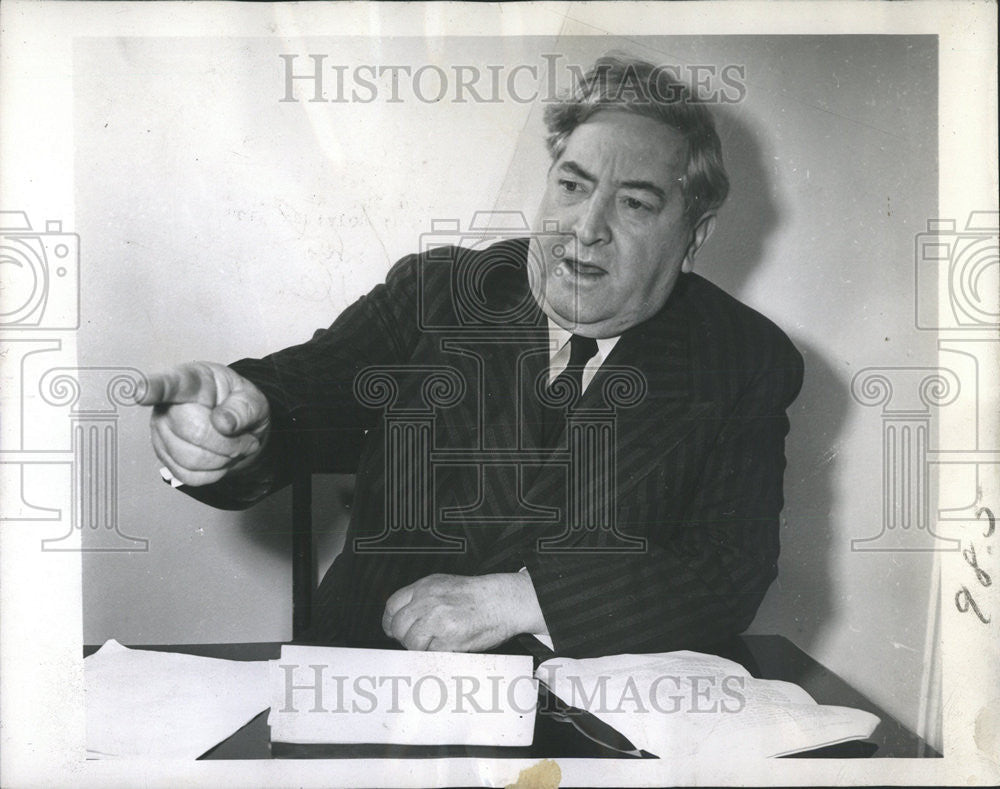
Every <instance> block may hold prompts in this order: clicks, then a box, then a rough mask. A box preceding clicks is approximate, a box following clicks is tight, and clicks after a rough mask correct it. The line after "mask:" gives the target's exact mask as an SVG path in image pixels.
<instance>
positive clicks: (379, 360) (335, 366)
mask: <svg viewBox="0 0 1000 789" xmlns="http://www.w3.org/2000/svg"><path fill="white" fill-rule="evenodd" d="M418 263H419V261H418V258H417V257H416V256H413V255H411V256H408V257H406V258H403V259H402V260H400V261H399V262H398V263H397V264H396V265H395V266H393V268H392V270H391V271H390V272H389V275H388V276H387V277H386V281H385V283H384V284H382V285H378V286H377V287H375V288H374V289H373V290H372V291H371V292H370V293H369V294H367V295H366V296H363V297H361V298H360V299H359V300H358V301H356V302H355V303H354V304H352V305H351V306H350V307H348V308H347V309H346V310H344V312H343V313H341V314H340V316H339V317H338V318H337V320H336V321H335V322H334V323H333V325H331V326H330V327H329V328H327V329H322V330H320V331H317V332H316V333H315V334H314V335H313V337H312V339H311V340H309V341H308V342H305V343H303V344H301V345H296V346H293V347H291V348H286V349H284V350H282V351H278V352H277V353H273V354H270V355H269V356H266V357H264V358H263V359H241V360H240V361H238V362H235V363H233V364H231V365H230V367H232V369H234V370H235V371H236V372H238V373H239V374H240V375H242V376H243V377H244V378H247V379H248V380H250V381H252V382H253V383H254V384H255V385H256V386H257V387H258V388H259V389H260V390H261V391H262V392H263V394H264V396H265V397H266V398H267V401H268V404H269V406H270V409H271V429H270V432H269V434H268V442H267V446H266V448H265V451H264V452H263V453H262V454H261V456H260V458H259V460H258V462H257V463H255V464H254V465H253V466H252V467H250V468H247V469H245V470H243V471H242V472H240V473H238V474H233V475H229V476H227V477H224V478H223V479H222V480H220V481H219V482H217V483H215V484H214V485H207V486H204V487H197V488H195V487H189V486H182V487H181V490H183V491H184V492H185V493H187V494H188V495H189V496H192V497H193V498H196V499H198V500H199V501H203V502H205V503H207V504H210V505H212V506H214V507H219V508H221V509H245V508H246V507H249V506H251V505H252V504H254V503H256V502H257V501H259V500H260V499H262V498H264V497H265V496H267V495H269V494H270V493H272V492H274V491H275V490H278V489H280V488H282V487H284V486H285V485H287V484H288V483H289V482H290V481H291V479H292V476H293V474H294V472H295V471H298V470H304V469H310V470H317V471H327V472H334V473H338V472H339V473H352V472H354V471H356V470H357V463H358V459H359V457H360V454H361V449H362V446H363V444H364V440H365V433H366V432H367V430H368V429H370V428H371V427H373V426H374V425H375V421H376V419H377V417H378V414H379V412H378V411H377V410H375V409H371V408H368V407H366V406H364V405H363V404H362V403H359V402H358V400H357V398H356V397H355V396H354V379H355V377H356V376H357V375H358V373H360V372H361V371H362V370H364V369H365V368H366V367H369V366H373V365H391V364H400V363H403V362H404V361H405V360H406V359H407V358H409V356H410V353H411V352H412V345H413V343H414V339H415V338H416V336H417V331H416V329H417V323H418V316H417V292H418V283H417V277H418V271H419V270H418Z"/></svg>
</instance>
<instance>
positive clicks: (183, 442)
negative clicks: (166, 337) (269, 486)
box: [135, 362, 270, 486]
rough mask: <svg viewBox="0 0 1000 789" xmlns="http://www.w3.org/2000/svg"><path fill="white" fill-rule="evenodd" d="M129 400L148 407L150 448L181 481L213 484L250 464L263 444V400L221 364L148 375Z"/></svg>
mask: <svg viewBox="0 0 1000 789" xmlns="http://www.w3.org/2000/svg"><path fill="white" fill-rule="evenodd" d="M135 400H136V403H138V404H139V405H148V406H152V407H153V414H152V417H151V418H150V433H151V435H152V441H153V449H154V450H155V452H156V456H157V457H158V458H159V459H160V461H161V462H162V463H163V465H164V466H166V467H167V469H168V470H169V471H170V473H171V474H172V475H173V477H174V479H177V480H179V481H180V482H182V483H184V484H185V485H196V486H197V485H210V484H211V483H213V482H217V481H218V480H220V479H222V477H224V476H225V475H226V474H228V473H230V472H231V471H233V470H237V469H240V468H244V467H245V466H248V465H250V464H251V463H252V462H253V461H254V460H255V459H256V458H257V456H258V455H259V454H260V452H261V450H262V449H263V448H264V445H265V444H266V443H267V435H268V429H269V425H270V408H269V406H268V404H267V398H266V397H264V395H263V394H262V393H261V391H260V390H259V389H258V388H257V387H256V386H254V385H253V384H252V383H251V382H250V381H248V380H247V379H246V378H243V377H242V376H241V375H239V374H237V373H236V372H235V371H233V370H231V369H230V368H228V367H226V366H225V365H221V364H215V363H213V362H192V363H190V364H182V365H179V366H178V367H175V368H174V369H173V370H170V371H169V372H166V373H160V374H158V375H151V376H150V377H149V378H148V379H147V380H146V382H145V385H144V386H142V387H140V389H139V392H138V393H137V394H136V398H135Z"/></svg>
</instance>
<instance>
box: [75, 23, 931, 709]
mask: <svg viewBox="0 0 1000 789" xmlns="http://www.w3.org/2000/svg"><path fill="white" fill-rule="evenodd" d="M565 32H566V35H565V36H564V37H562V38H561V39H560V40H558V41H556V40H554V39H541V38H539V39H532V38H503V39H500V38H486V39H475V40H473V39H449V40H429V39H418V38H412V39H402V38H401V39H384V40H382V41H375V40H370V39H347V38H344V39H323V40H315V41H309V42H302V41H300V42H297V43H296V45H295V47H294V49H293V48H290V47H288V46H285V47H283V46H282V45H281V44H280V42H275V41H271V40H265V39H246V40H236V39H228V38H227V39H212V38H188V39H141V40H140V39H89V40H78V43H77V51H76V57H75V66H76V69H75V73H76V74H78V75H80V76H79V78H78V88H77V89H76V90H75V94H74V95H75V101H76V110H75V118H76V128H75V130H74V135H75V139H76V142H77V150H76V190H77V206H78V211H77V217H76V223H77V231H78V232H79V234H80V236H81V239H82V271H83V274H82V294H83V296H82V298H83V303H82V310H83V313H82V314H83V315H84V326H83V328H82V330H81V332H80V338H79V347H80V358H81V363H82V364H87V365H95V366H97V365H115V366H133V367H136V368H139V369H142V370H150V369H156V368H162V367H165V366H168V365H170V364H173V363H175V362H179V361H184V360H188V359H193V358H203V359H212V360H219V361H228V360H232V359H235V358H239V357H241V356H246V355H258V354H263V353H265V352H267V351H269V350H272V349H275V348H279V347H283V346H285V345H288V344H291V343H294V342H297V341H300V340H302V339H303V338H306V337H307V336H308V335H309V334H310V333H311V332H312V331H313V330H314V329H315V328H317V327H319V326H323V325H326V324H328V323H329V322H330V321H331V320H332V318H333V316H335V315H336V314H337V313H338V312H339V311H340V310H341V309H343V307H344V306H345V305H347V304H349V303H350V302H351V301H353V300H354V299H355V298H356V297H357V296H359V295H361V294H362V293H364V292H365V291H367V290H368V289H369V288H370V287H371V286H372V285H374V284H375V283H377V282H378V281H380V279H381V278H382V276H383V275H384V273H385V271H386V270H387V268H388V267H389V265H390V264H391V263H392V262H393V261H394V260H395V259H397V258H398V257H400V256H402V255H403V254H406V253H407V252H410V251H412V250H414V249H415V248H416V247H417V246H418V243H419V237H420V234H421V233H423V232H426V231H429V230H430V224H431V220H432V219H461V220H462V221H463V222H467V221H468V220H469V219H470V218H471V215H472V213H473V211H474V210H488V209H492V208H506V209H520V210H524V211H526V212H528V213H529V214H530V213H531V212H532V211H533V208H534V201H535V200H536V199H537V195H538V193H539V190H540V187H541V183H542V180H543V177H544V172H545V167H546V164H547V162H546V154H545V152H544V150H543V146H542V142H541V140H542V127H541V122H540V112H539V111H538V108H537V107H536V106H534V105H532V104H531V103H528V102H520V101H515V100H511V98H510V97H509V96H508V97H507V98H506V99H505V100H504V101H500V102H497V103H464V104H459V103H451V102H448V101H444V102H429V103H422V102H418V101H414V100H413V99H412V95H411V97H410V98H409V99H408V100H404V101H401V102H392V101H388V100H387V97H388V96H389V93H388V88H387V83H386V82H385V81H383V83H382V85H381V90H382V92H381V93H380V95H379V97H378V99H377V100H375V101H372V102H370V103H360V102H357V101H351V102H345V103H309V102H284V103H283V102H280V101H279V99H280V98H281V97H282V96H283V95H284V92H285V85H284V82H283V72H282V63H281V61H280V59H279V57H278V55H279V53H282V52H295V53H298V54H299V55H300V57H299V59H298V61H297V68H299V69H301V70H304V69H306V68H307V67H308V60H307V59H306V57H305V56H306V54H308V53H327V54H328V58H327V63H330V64H334V63H336V64H347V65H349V66H350V67H352V68H353V66H354V65H357V64H367V63H378V64H415V65H419V64H426V63H430V64H440V65H442V66H444V67H446V68H447V67H449V66H450V65H451V64H458V63H467V64H479V65H482V64H496V65H498V66H502V67H503V68H504V71H503V72H502V73H504V74H507V73H509V70H510V68H511V67H513V66H515V65H516V64H519V63H527V64H536V65H537V66H538V67H539V68H544V67H545V61H544V59H543V58H542V54H543V53H562V54H565V55H566V58H565V60H564V61H560V64H561V63H565V62H568V63H578V64H586V63H588V62H589V61H590V60H591V59H592V58H593V56H595V55H596V54H599V53H600V52H602V51H604V50H606V49H611V48H615V47H621V48H626V49H629V50H630V51H632V52H635V53H637V54H642V55H645V56H647V57H649V58H651V59H654V60H657V61H658V62H662V63H670V64H677V65H681V66H684V65H686V66H690V65H692V64H694V65H698V64H709V65H711V64H714V65H716V66H720V67H721V65H724V64H733V65H736V66H740V67H743V68H745V72H744V73H745V80H744V82H745V87H746V94H745V97H744V98H743V100H742V101H739V102H737V103H732V104H723V105H720V106H719V107H717V108H716V109H717V112H718V118H719V124H720V133H721V135H722V137H723V144H724V146H725V150H726V157H727V164H728V166H729V169H730V174H731V177H732V181H733V188H732V192H731V196H730V200H729V202H728V203H727V205H726V206H725V207H724V209H723V211H722V214H721V216H720V222H719V228H718V230H717V232H716V234H715V236H714V237H713V238H712V239H711V240H710V242H709V243H708V245H707V247H706V248H705V250H704V252H703V254H702V255H701V256H700V257H699V260H698V268H699V270H700V271H701V272H702V273H703V274H704V275H705V276H707V277H708V278H710V279H712V280H714V281H715V282H717V283H719V284H720V285H722V286H723V287H724V288H726V289H727V290H729V291H730V292H732V293H733V294H734V295H736V296H738V297H739V298H741V299H742V300H744V301H745V302H747V303H748V304H750V305H752V306H754V307H755V308H757V309H759V310H761V311H762V312H764V313H765V314H767V315H768V316H770V317H771V318H772V319H774V320H775V321H776V322H777V323H778V324H779V325H781V326H782V327H783V328H784V329H785V330H786V331H787V332H788V333H789V335H790V336H791V337H792V338H793V340H794V341H795V342H796V344H797V345H798V347H799V348H800V350H801V351H802V353H803V355H804V357H805V361H806V380H805V385H804V388H803V391H802V394H801V395H800V397H799V398H798V400H797V401H796V403H795V404H794V406H793V407H792V410H791V413H790V417H791V422H792V432H791V435H790V437H789V440H788V445H787V450H788V451H787V454H788V462H789V465H788V471H787V473H786V499H787V504H786V507H785V510H784V513H783V525H782V544H783V552H782V557H781V564H780V576H779V580H778V582H777V583H776V584H775V585H774V586H773V587H772V589H771V590H770V592H769V594H768V596H767V598H766V600H765V602H764V604H763V606H762V608H761V611H760V614H759V615H758V617H757V620H756V621H755V623H754V625H753V628H752V629H753V631H754V632H769V633H781V634H784V635H787V636H788V637H789V638H791V639H792V640H793V641H795V643H796V644H798V645H799V646H800V647H802V648H803V649H805V650H806V651H808V652H809V653H810V654H812V655H813V656H814V657H816V658H817V659H819V660H821V661H822V662H824V663H825V664H826V665H828V666H830V667H831V668H833V669H834V670H835V671H836V672H838V673H839V674H841V675H842V676H843V677H844V678H845V679H847V680H849V681H850V682H852V683H853V684H855V685H856V686H858V687H859V688H860V689H861V690H862V691H864V692H866V693H868V694H869V695H870V696H871V697H872V698H873V699H875V700H876V702H877V703H879V704H881V705H882V706H884V707H885V708H886V709H887V710H888V711H890V712H891V713H893V714H895V715H897V716H898V717H900V718H901V719H902V720H903V721H904V722H905V723H906V724H908V725H909V726H911V727H913V726H916V724H917V719H918V715H919V711H920V704H921V698H920V694H921V688H922V683H923V679H922V672H923V670H924V662H925V661H924V656H925V651H924V642H925V637H926V635H927V634H926V632H925V630H926V623H927V621H928V616H929V613H931V612H929V606H928V602H929V600H931V594H932V562H931V558H930V554H928V553H911V554H906V553H900V552H882V553H873V552H867V553H866V552H858V551H852V550H851V540H852V539H857V538H863V537H867V536H871V535H874V534H877V533H878V532H879V530H880V528H881V522H882V503H881V502H882V499H881V479H880V473H879V469H880V464H881V454H880V453H881V433H880V430H881V427H880V421H879V416H878V413H877V411H876V410H874V409H871V408H866V407H863V406H862V405H860V404H859V403H857V402H856V401H855V400H854V399H852V397H851V394H850V383H851V379H852V377H853V376H854V375H855V373H856V372H857V371H858V370H859V369H861V368H863V367H867V366H875V365H900V364H914V365H921V364H933V360H934V358H935V357H934V344H933V336H928V335H927V334H918V333H917V332H915V331H914V329H913V318H912V315H913V262H912V258H913V239H914V235H915V234H916V233H918V232H920V231H921V230H922V229H923V228H924V226H925V222H926V220H927V219H928V218H930V217H933V216H935V214H936V184H937V167H936V151H937V139H936V129H937V121H936V108H937V105H936V95H935V89H936V82H937V81H936V50H935V42H934V39H932V38H927V37H924V38H917V37H910V38H887V37H875V36H864V37H827V38H822V37H801V36H784V37H750V36H747V37H690V38H683V37H677V38H659V39H651V38H646V39H642V38H640V39H632V40H630V41H627V42H625V41H621V40H615V39H609V38H605V37H587V38H575V37H573V36H572V35H570V34H572V33H575V32H585V31H574V30H572V29H567V30H566V31H565ZM560 73H561V75H562V76H565V73H564V72H560ZM432 84H433V83H432V82H430V81H429V82H428V83H427V85H428V86H431V85H432ZM520 84H521V86H522V89H525V88H530V87H531V80H530V79H525V80H524V81H523V82H521V83H520ZM299 90H300V92H301V94H302V95H305V92H304V91H302V90H301V89H299ZM428 90H430V88H428ZM147 419H148V414H146V413H144V412H143V411H142V410H140V409H134V410H128V411H126V412H124V413H123V415H122V417H121V420H120V424H119V455H120V458H121V460H120V463H119V480H118V485H119V513H118V515H119V520H120V522H121V524H122V525H123V529H124V530H126V531H127V532H130V533H133V534H137V535H142V536H143V537H145V538H147V539H148V540H149V550H148V551H146V552H131V553H89V554H85V557H84V580H83V583H84V588H83V592H84V638H85V641H86V642H88V643H94V642H100V641H101V640H103V639H106V638H111V637H115V638H118V639H119V640H121V641H123V642H125V643H143V642H146V643H149V642H158V641H161V642H204V641H257V640H281V639H285V638H287V637H288V636H289V635H290V628H291V623H290V612H291V607H290V569H289V560H288V550H289V537H288V532H287V527H288V503H289V500H288V496H287V494H279V495H277V496H275V497H274V498H273V499H272V500H270V501H268V502H266V503H264V504H262V505H260V506H258V507H257V508H255V509H254V510H252V511H250V512H248V513H226V512H218V511H214V510H210V509H208V508H205V507H203V506H202V505H199V504H197V503H195V502H193V501H191V500H189V499H187V498H186V497H184V496H182V495H180V494H177V493H176V492H174V491H172V490H170V489H169V487H167V486H165V485H163V484H162V483H161V482H160V480H159V478H158V475H157V471H156V466H157V464H156V463H155V459H154V457H153V455H152V451H151V450H150V448H149V447H148V430H147V426H146V425H147ZM342 484H343V483H342V481H341V482H338V483H337V484H336V485H334V486H332V487H328V488H327V490H325V491H324V493H323V494H322V495H323V496H324V497H325V501H329V502H330V507H331V509H335V510H339V511H340V512H341V515H340V516H338V517H335V518H331V519H330V523H331V526H330V535H329V538H330V540H332V541H333V542H336V539H337V536H338V535H337V529H338V528H339V526H338V524H342V522H343V517H342V514H343V508H342V506H341V490H342Z"/></svg>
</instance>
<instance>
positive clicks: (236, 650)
mask: <svg viewBox="0 0 1000 789" xmlns="http://www.w3.org/2000/svg"><path fill="white" fill-rule="evenodd" d="M136 647H137V648H141V649H153V650H160V651H168V652H182V653H186V654H190V655H201V656H204V657H215V658H224V659H228V660H274V659H276V658H278V657H279V655H280V651H281V644H280V643H245V644H172V645H136ZM97 648H98V647H96V646H86V647H84V655H89V654H92V653H93V652H94V651H96V650H97ZM713 651H715V652H717V654H719V655H721V656H722V657H726V658H729V659H731V660H735V661H736V662H738V663H741V664H742V665H744V666H745V667H746V668H747V670H748V671H749V672H750V673H751V674H752V675H753V676H755V677H758V678H760V679H779V680H784V681H786V682H792V683H794V684H796V685H798V686H800V687H801V688H803V689H804V690H805V691H806V692H807V693H809V695H810V696H812V697H813V698H814V699H815V700H816V701H817V703H819V704H833V705H838V706H842V707H853V708H856V709H860V710H865V711H867V712H871V713H873V714H874V715H876V716H878V718H879V719H880V720H881V723H880V724H879V725H878V727H877V728H876V729H875V731H874V732H873V734H872V736H871V737H869V738H868V739H867V740H865V741H854V742H847V743H840V744H838V745H833V746H829V747H827V748H820V749H817V750H814V751H809V752H808V753H804V754H796V755H795V756H794V757H785V758H825V757H827V758H848V757H869V756H875V757H905V758H915V757H937V756H940V754H938V753H937V752H936V751H934V750H933V749H932V748H930V747H929V746H928V745H927V744H926V743H925V742H924V741H923V740H922V739H920V738H919V737H917V736H916V735H915V734H913V733H912V732H910V731H909V730H908V729H906V728H905V727H904V726H903V725H902V724H901V723H899V721H897V720H896V719H895V718H893V717H891V716H890V715H889V714H888V713H886V712H885V711H884V710H882V709H880V708H879V707H877V706H875V705H874V704H872V702H871V701H869V700H868V699H867V698H866V697H865V696H863V695H862V694H861V693H859V692H858V691H857V690H855V689H854V688H852V687H851V686H850V685H848V684H847V683H846V682H844V681H843V680H842V679H841V678H840V677H838V676H837V675H836V674H834V673H833V672H832V671H830V670H829V669H827V668H825V667H824V666H823V665H821V664H820V663H818V662H817V661H815V660H813V658H811V657H809V655H807V654H806V653H805V652H803V651H802V650H801V649H799V648H798V647H797V646H795V645H794V644H793V643H792V642H791V641H789V640H788V639H787V638H785V637H784V636H768V635H754V636H749V635H748V636H741V637H740V638H738V639H734V640H733V641H731V642H729V643H728V644H726V645H723V646H720V647H719V648H718V649H716V650H713ZM541 692H542V693H543V694H544V693H545V691H544V689H543V690H542V691H541ZM554 702H555V700H554V699H552V698H548V697H546V698H542V699H541V700H540V703H539V714H538V715H537V716H536V719H535V735H534V741H533V744H532V745H531V746H530V747H525V748H500V747H489V746H391V745H323V746H319V745H308V746H306V745H288V744H283V743H274V744H272V743H271V742H270V731H269V728H268V726H267V711H264V712H262V713H260V714H259V715H258V716H257V717H255V718H254V719H253V720H252V721H250V722H249V723H248V724H246V725H245V726H243V728H241V729H240V730H239V731H237V732H236V733H235V734H233V735H232V736H231V737H229V738H228V739H226V740H225V741H224V742H222V743H220V744H219V745H217V746H215V747H214V748H212V749H211V750H210V751H209V752H208V753H206V754H204V755H203V756H202V757H201V758H202V759H270V758H276V757H278V758H446V757H489V758H497V757H511V758H514V757H516V758H522V757H538V758H541V757H550V758H573V757H576V758H639V757H635V756H629V755H626V754H623V753H622V752H621V751H618V750H613V749H611V748H607V747H604V746H603V745H601V744H599V743H597V742H595V741H594V740H593V739H592V738H590V737H588V736H586V735H585V734H583V733H581V731H580V730H578V728H577V726H575V725H572V724H571V723H568V722H566V721H565V720H563V719H561V718H562V717H563V716H560V715H558V711H557V710H556V709H555V707H557V706H558V703H557V702H555V704H554ZM548 710H553V712H554V714H549V712H548ZM594 720H595V719H594ZM591 723H593V720H591ZM600 725H601V724H600V722H597V726H598V729H597V730H596V731H595V730H593V729H592V728H591V727H590V726H588V725H581V726H580V728H582V729H584V730H585V731H589V732H590V733H591V734H592V735H594V734H596V735H598V736H599V737H600V736H602V735H604V734H605V732H602V731H601V730H600ZM604 741H609V740H607V739H605V740H604ZM646 756H647V757H648V755H646Z"/></svg>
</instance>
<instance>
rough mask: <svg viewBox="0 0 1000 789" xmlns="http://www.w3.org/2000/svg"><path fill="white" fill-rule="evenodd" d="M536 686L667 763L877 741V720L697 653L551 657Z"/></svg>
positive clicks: (736, 665) (775, 753)
mask: <svg viewBox="0 0 1000 789" xmlns="http://www.w3.org/2000/svg"><path fill="white" fill-rule="evenodd" d="M537 677H538V679H539V680H540V681H541V682H543V683H544V684H545V685H546V687H548V688H549V689H550V690H551V691H552V692H553V693H554V694H555V695H556V696H558V697H559V699H561V700H562V701H563V702H564V703H565V704H566V705H568V706H569V707H572V708H577V709H583V710H587V711H588V712H590V713H591V714H593V715H595V716H596V717H598V718H600V719H601V720H602V721H604V722H605V723H607V724H608V725H610V726H611V727H612V728H614V729H617V730H618V731H619V732H620V733H621V734H623V735H624V736H625V737H626V738H628V739H629V740H630V741H631V742H632V744H633V745H635V746H636V747H637V748H639V749H642V750H645V751H647V752H649V753H651V754H654V755H656V756H660V757H696V756H701V757H712V756H729V757H739V756H745V757H768V756H787V755H789V754H793V753H799V752H801V751H807V750H812V749H814V748H820V747H823V746H826V745H833V744H835V743H839V742H846V741H848V740H858V739H864V738H866V737H870V736H871V734H872V732H873V731H874V730H875V727H876V726H877V725H878V723H879V719H878V718H877V717H876V716H874V715H872V714H871V713H868V712H864V711H862V710H856V709H851V708H847V707H834V706H822V705H819V704H817V703H816V702H815V701H814V700H813V698H812V697H811V696H810V695H809V694H808V693H806V692H805V691H804V690H803V689H802V688H800V687H799V686H798V685H793V684H792V683H790V682H782V681H779V680H764V679H754V678H753V677H752V676H750V673H749V672H748V671H747V670H746V669H745V668H744V667H743V666H741V665H740V664H739V663H734V662H733V661H731V660H726V659H724V658H720V657H716V656H714V655H705V654H701V653H699V652H687V651H684V652H664V653H660V654H651V655H612V656H609V657H602V658H590V659H586V660H572V659H569V658H553V659H551V660H548V661H546V662H545V663H543V664H542V665H540V666H539V667H538V671H537Z"/></svg>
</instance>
